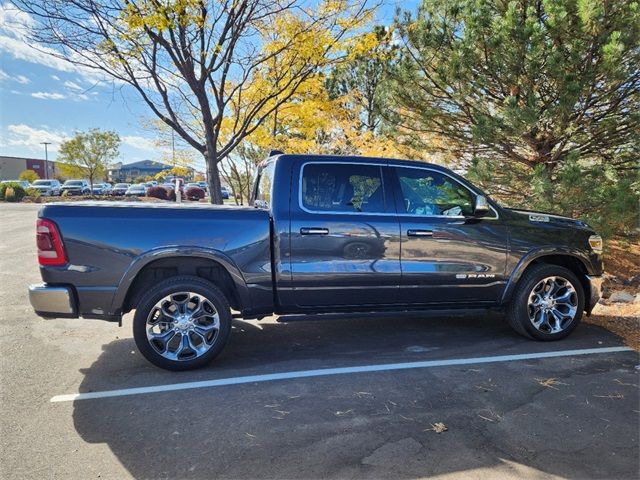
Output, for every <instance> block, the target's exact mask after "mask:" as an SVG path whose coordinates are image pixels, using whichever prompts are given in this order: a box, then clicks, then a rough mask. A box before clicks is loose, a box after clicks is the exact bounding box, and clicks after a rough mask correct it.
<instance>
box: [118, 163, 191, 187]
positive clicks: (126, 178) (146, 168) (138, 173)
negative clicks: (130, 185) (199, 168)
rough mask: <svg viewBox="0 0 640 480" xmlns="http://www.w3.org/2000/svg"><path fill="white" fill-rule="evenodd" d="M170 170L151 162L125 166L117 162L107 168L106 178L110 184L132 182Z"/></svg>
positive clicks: (166, 165) (161, 164) (168, 167)
mask: <svg viewBox="0 0 640 480" xmlns="http://www.w3.org/2000/svg"><path fill="white" fill-rule="evenodd" d="M171 168H172V167H171V165H168V164H166V163H161V162H155V161H153V160H142V161H140V162H133V163H127V164H123V163H122V162H118V163H116V164H114V165H112V166H111V167H110V168H109V171H108V177H109V180H110V181H112V182H132V181H134V180H135V179H136V178H138V177H154V176H155V175H157V174H158V173H160V172H162V171H163V170H171ZM189 170H192V169H189Z"/></svg>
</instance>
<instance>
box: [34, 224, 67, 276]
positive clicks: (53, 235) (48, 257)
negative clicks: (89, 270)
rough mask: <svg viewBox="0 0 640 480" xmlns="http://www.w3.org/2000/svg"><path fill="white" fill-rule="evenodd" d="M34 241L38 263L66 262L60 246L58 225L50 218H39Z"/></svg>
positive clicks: (58, 263)
mask: <svg viewBox="0 0 640 480" xmlns="http://www.w3.org/2000/svg"><path fill="white" fill-rule="evenodd" d="M36 241H37V244H38V263H40V265H48V266H59V265H64V264H65V263H67V256H66V255H65V253H64V248H63V246H62V237H60V232H58V227H57V226H56V224H55V223H53V222H52V221H51V220H47V219H45V218H39V219H38V223H36Z"/></svg>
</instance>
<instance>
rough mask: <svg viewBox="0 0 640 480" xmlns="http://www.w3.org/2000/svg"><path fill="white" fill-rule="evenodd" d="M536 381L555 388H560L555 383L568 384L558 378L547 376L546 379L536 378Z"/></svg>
mask: <svg viewBox="0 0 640 480" xmlns="http://www.w3.org/2000/svg"><path fill="white" fill-rule="evenodd" d="M536 381H537V382H538V383H539V384H540V385H542V386H543V387H547V388H553V389H554V390H558V388H556V387H555V386H554V385H567V384H566V383H563V382H561V381H559V380H558V379H556V378H547V379H546V380H543V379H541V378H536Z"/></svg>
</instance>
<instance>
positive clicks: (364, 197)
mask: <svg viewBox="0 0 640 480" xmlns="http://www.w3.org/2000/svg"><path fill="white" fill-rule="evenodd" d="M300 197H301V198H300V200H301V206H302V207H303V208H304V209H306V210H308V211H311V212H342V213H384V212H386V208H385V195H384V186H383V182H382V172H381V168H380V167H378V166H376V165H363V164H357V163H353V164H333V163H308V164H305V165H304V166H303V170H302V180H301V192H300Z"/></svg>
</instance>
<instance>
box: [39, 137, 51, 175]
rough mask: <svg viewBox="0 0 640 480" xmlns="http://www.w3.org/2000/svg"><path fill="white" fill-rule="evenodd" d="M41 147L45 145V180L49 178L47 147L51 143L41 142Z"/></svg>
mask: <svg viewBox="0 0 640 480" xmlns="http://www.w3.org/2000/svg"><path fill="white" fill-rule="evenodd" d="M40 145H44V178H46V179H48V178H49V151H48V150H47V146H48V145H51V142H41V143H40Z"/></svg>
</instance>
